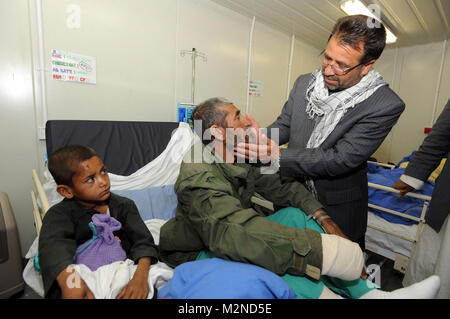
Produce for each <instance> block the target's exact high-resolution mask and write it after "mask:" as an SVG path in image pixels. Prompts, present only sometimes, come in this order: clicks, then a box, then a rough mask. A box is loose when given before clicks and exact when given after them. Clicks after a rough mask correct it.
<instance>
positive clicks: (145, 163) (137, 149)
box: [24, 120, 428, 297]
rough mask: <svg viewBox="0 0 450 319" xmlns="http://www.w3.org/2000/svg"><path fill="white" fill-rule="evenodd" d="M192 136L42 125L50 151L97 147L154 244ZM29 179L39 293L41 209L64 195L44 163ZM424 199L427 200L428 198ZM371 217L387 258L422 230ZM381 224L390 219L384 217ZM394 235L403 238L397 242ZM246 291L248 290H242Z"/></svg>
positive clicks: (173, 128)
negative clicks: (391, 225)
mask: <svg viewBox="0 0 450 319" xmlns="http://www.w3.org/2000/svg"><path fill="white" fill-rule="evenodd" d="M196 138H197V137H196V135H195V134H194V133H193V132H192V130H191V128H190V127H189V125H188V124H186V123H176V122H122V121H63V120H56V121H48V122H47V125H46V147H47V153H48V154H52V153H53V152H54V151H55V150H57V149H58V148H60V147H62V146H64V145H67V144H82V145H87V146H90V147H92V148H93V149H95V150H96V151H97V153H98V154H99V156H100V157H101V158H102V159H103V161H104V163H105V165H106V167H107V169H108V171H109V176H110V180H111V191H112V192H114V193H116V194H118V195H122V196H125V197H129V198H131V199H133V200H134V201H135V203H136V206H137V207H138V210H139V213H140V214H141V217H142V219H143V220H144V222H145V224H146V225H147V227H148V228H149V230H150V231H151V233H152V235H153V238H154V239H155V242H156V243H158V242H159V230H160V228H161V226H162V225H163V224H164V223H165V222H166V221H167V220H168V219H170V218H171V217H173V216H174V215H175V209H176V206H177V199H176V195H175V192H174V189H173V185H174V184H175V181H176V179H177V176H178V172H179V167H180V164H181V162H182V158H183V156H184V154H186V152H187V151H188V150H189V149H190V147H191V145H192V143H193V142H194V140H195V139H196ZM32 179H33V184H34V189H33V190H32V191H31V198H32V202H33V208H34V209H33V216H34V221H35V226H36V234H37V237H36V240H35V241H34V242H33V245H32V246H31V247H30V249H29V251H28V253H27V255H26V256H25V257H26V258H28V259H29V261H28V264H27V266H26V268H25V271H24V279H25V281H26V283H27V284H28V285H29V286H31V287H32V288H33V289H34V290H36V292H37V293H38V294H40V295H43V290H42V289H43V288H42V283H41V278H39V274H38V273H36V270H35V268H34V267H33V266H34V264H33V258H34V256H35V255H36V252H37V246H38V235H39V232H40V228H41V225H42V220H43V218H44V216H45V213H46V212H47V210H48V209H49V207H51V206H52V205H54V204H56V203H58V202H59V201H60V200H62V197H61V196H60V195H59V194H58V193H57V192H56V184H55V182H54V180H53V178H52V177H51V175H50V173H49V172H48V170H47V168H43V169H42V171H41V172H38V170H33V171H32ZM413 196H414V195H413ZM253 202H254V203H255V204H258V205H260V206H262V207H265V208H267V209H270V210H273V205H272V203H270V202H268V201H266V200H265V199H263V198H260V197H259V196H258V195H257V194H256V196H255V197H253ZM425 203H428V199H427V200H426V201H425ZM426 205H427V204H426ZM400 214H401V213H400ZM370 216H371V215H369V221H370V222H369V229H370V230H369V231H368V233H369V235H368V244H367V246H368V249H370V250H372V251H374V252H376V253H379V254H381V255H384V256H387V257H388V258H391V259H393V258H394V259H395V254H400V255H403V256H409V254H408V253H407V252H406V251H410V250H411V248H412V247H406V248H405V249H404V250H402V249H400V250H398V247H402V245H405V243H404V242H406V243H407V244H406V246H408V245H410V244H411V243H412V245H414V243H415V242H416V241H417V239H418V236H419V235H420V225H421V224H423V222H424V216H423V215H422V216H420V218H419V219H418V220H419V226H417V225H413V226H405V225H400V226H399V227H400V228H402V227H403V228H405V227H410V228H408V231H407V233H402V231H400V230H398V229H396V230H390V229H389V228H388V227H386V226H385V225H381V226H380V224H377V223H375V222H373V220H374V219H376V218H379V217H378V216H376V215H374V217H373V218H372V217H370ZM379 219H381V218H379ZM381 223H385V224H386V223H387V224H389V222H384V221H381ZM395 227H397V228H398V226H395ZM372 230H374V231H376V232H378V233H382V234H383V235H382V236H388V237H389V238H390V239H389V242H390V244H389V245H387V244H385V243H383V241H382V240H379V236H378V237H377V236H376V235H373V233H372ZM381 230H383V231H381ZM394 233H395V234H394ZM392 238H395V240H400V241H403V242H402V244H398V243H397V242H395V240H394V239H392ZM385 242H386V240H385ZM152 268H153V267H152ZM161 271H162V272H163V273H164V275H163V276H160V278H161V277H163V278H164V279H165V280H166V281H168V280H169V279H170V277H171V274H172V273H173V271H172V272H170V271H169V272H168V271H167V269H162V270H161ZM163 283H164V282H163ZM241 296H242V295H241ZM245 296H250V295H243V297H245Z"/></svg>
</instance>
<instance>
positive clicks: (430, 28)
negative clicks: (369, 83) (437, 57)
mask: <svg viewBox="0 0 450 319" xmlns="http://www.w3.org/2000/svg"><path fill="white" fill-rule="evenodd" d="M212 1H214V2H216V3H218V4H220V5H223V6H225V7H227V8H229V9H231V10H234V11H236V12H239V13H241V14H244V15H246V16H249V17H253V16H255V17H256V20H257V21H259V22H262V23H265V24H267V25H270V26H272V27H274V28H276V29H278V30H280V31H283V32H286V33H289V34H292V33H293V34H295V36H296V38H298V39H300V40H303V41H304V42H306V43H309V44H311V45H313V46H314V47H317V48H319V49H321V48H323V47H324V46H325V45H326V41H327V39H328V36H329V34H330V32H331V30H332V28H333V25H334V23H335V21H336V20H337V19H338V18H340V17H342V16H344V15H345V13H344V12H343V11H342V10H341V9H340V0H212ZM362 1H363V2H364V3H366V4H367V5H368V4H376V5H378V6H379V7H380V11H381V18H382V20H383V22H384V23H385V25H386V26H387V27H389V29H391V30H392V31H393V32H394V33H395V35H396V36H397V37H398V41H397V43H396V44H394V45H395V46H400V47H401V46H411V45H418V44H424V43H430V42H438V41H443V40H444V39H449V38H450V0H362Z"/></svg>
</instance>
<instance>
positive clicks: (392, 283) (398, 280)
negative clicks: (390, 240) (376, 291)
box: [366, 253, 404, 291]
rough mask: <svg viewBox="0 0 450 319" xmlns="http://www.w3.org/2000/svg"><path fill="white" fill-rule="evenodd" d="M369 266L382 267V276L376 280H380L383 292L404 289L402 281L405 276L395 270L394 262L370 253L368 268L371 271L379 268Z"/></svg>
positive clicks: (367, 261)
mask: <svg viewBox="0 0 450 319" xmlns="http://www.w3.org/2000/svg"><path fill="white" fill-rule="evenodd" d="M369 265H381V267H380V270H381V274H380V275H379V276H378V277H377V276H376V275H375V278H377V279H379V284H380V286H381V290H384V291H393V290H396V289H399V288H403V285H402V281H403V277H404V274H402V273H401V272H399V271H397V270H395V269H394V261H393V260H390V259H387V258H385V257H383V256H380V255H377V254H375V253H369V256H368V258H367V260H366V267H368V268H369V269H376V268H377V267H373V266H372V267H369Z"/></svg>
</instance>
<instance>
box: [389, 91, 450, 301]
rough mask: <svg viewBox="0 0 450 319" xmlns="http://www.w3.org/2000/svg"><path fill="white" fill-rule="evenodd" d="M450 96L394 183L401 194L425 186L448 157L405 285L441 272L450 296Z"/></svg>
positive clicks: (443, 286) (442, 292)
mask: <svg viewBox="0 0 450 319" xmlns="http://www.w3.org/2000/svg"><path fill="white" fill-rule="evenodd" d="M449 155H450V100H448V102H447V105H446V106H445V107H444V110H443V111H442V113H441V115H440V116H439V118H438V119H437V121H436V123H435V124H434V125H433V128H432V129H431V132H430V134H429V135H428V136H427V137H426V138H425V140H424V141H423V143H422V145H421V146H420V148H419V150H418V151H417V152H416V153H414V156H413V157H412V159H411V160H410V162H409V164H408V166H407V167H406V169H405V172H404V174H403V175H402V176H400V178H399V179H398V180H397V181H396V182H395V184H394V185H393V186H392V187H393V188H395V189H398V190H400V193H399V196H400V197H401V196H403V195H404V194H406V193H408V192H411V191H413V190H414V189H420V188H422V186H423V184H424V182H426V180H427V179H428V177H429V176H430V174H431V173H432V172H433V171H434V170H435V169H436V168H437V167H438V166H439V164H440V163H441V160H442V159H443V158H447V161H446V162H445V164H444V168H443V169H442V171H441V173H440V174H439V177H438V178H437V179H436V184H435V187H434V191H433V195H432V199H431V203H430V209H429V211H428V213H427V215H426V216H425V220H426V224H425V226H424V229H423V231H422V234H421V236H420V239H419V241H418V243H417V246H416V250H415V251H414V252H413V254H412V256H411V260H410V262H409V265H408V269H407V270H406V274H405V278H404V280H403V284H404V285H411V284H412V283H414V282H417V281H420V280H422V279H421V278H425V277H428V276H430V275H432V274H437V275H440V276H441V289H440V291H439V294H438V296H437V298H446V299H448V298H450V272H449V270H448V265H449V264H450V230H449V229H450V228H449V226H450V225H448V215H449V213H450V196H449V195H450V192H449V189H450V164H449V160H448V157H449Z"/></svg>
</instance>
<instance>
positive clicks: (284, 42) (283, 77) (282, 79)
mask: <svg viewBox="0 0 450 319" xmlns="http://www.w3.org/2000/svg"><path fill="white" fill-rule="evenodd" d="M253 40H254V41H253V52H252V60H251V61H252V65H251V80H256V81H261V82H263V83H264V91H263V95H262V96H259V97H258V96H252V97H251V98H250V103H249V113H250V114H252V116H253V117H254V118H255V120H256V121H257V122H258V123H259V124H260V125H261V127H264V126H267V125H270V124H271V123H272V122H273V121H274V120H275V119H276V117H277V116H278V114H279V113H280V111H281V108H282V107H283V104H284V102H285V98H286V88H287V76H288V64H289V53H290V43H291V38H290V36H289V35H287V34H284V33H281V32H278V31H276V30H274V29H271V28H269V27H266V26H265V25H264V24H261V23H258V21H257V22H256V24H255V31H254V35H253Z"/></svg>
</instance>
